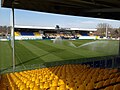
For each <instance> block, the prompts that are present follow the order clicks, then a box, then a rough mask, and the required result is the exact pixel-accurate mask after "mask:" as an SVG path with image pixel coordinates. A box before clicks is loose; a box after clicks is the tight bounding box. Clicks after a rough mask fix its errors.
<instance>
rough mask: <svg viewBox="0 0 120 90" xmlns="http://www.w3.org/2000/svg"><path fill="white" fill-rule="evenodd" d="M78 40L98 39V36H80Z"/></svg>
mask: <svg viewBox="0 0 120 90" xmlns="http://www.w3.org/2000/svg"><path fill="white" fill-rule="evenodd" d="M78 39H100V37H99V36H80V37H79V38H78Z"/></svg>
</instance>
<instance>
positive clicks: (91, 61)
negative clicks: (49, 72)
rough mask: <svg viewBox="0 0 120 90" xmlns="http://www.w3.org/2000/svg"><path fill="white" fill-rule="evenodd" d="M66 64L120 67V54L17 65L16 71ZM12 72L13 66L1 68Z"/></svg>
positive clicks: (0, 69) (1, 72)
mask: <svg viewBox="0 0 120 90" xmlns="http://www.w3.org/2000/svg"><path fill="white" fill-rule="evenodd" d="M66 64H83V65H89V66H90V67H94V68H120V56H104V57H94V58H82V59H71V60H64V61H55V62H44V63H40V64H32V65H24V67H23V66H22V65H16V68H15V72H19V71H24V70H33V69H40V68H45V67H54V66H60V65H66ZM10 72H12V66H11V67H7V68H0V74H4V73H10Z"/></svg>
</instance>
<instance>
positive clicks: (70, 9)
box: [1, 0, 120, 20]
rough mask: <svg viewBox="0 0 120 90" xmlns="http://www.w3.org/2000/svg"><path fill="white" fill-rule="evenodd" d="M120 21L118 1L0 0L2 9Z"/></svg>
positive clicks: (119, 4)
mask: <svg viewBox="0 0 120 90" xmlns="http://www.w3.org/2000/svg"><path fill="white" fill-rule="evenodd" d="M12 2H14V8H16V9H23V10H32V11H40V12H48V13H56V14H65V15H75V16H84V17H94V18H105V19H116V20H120V1H119V0H2V2H1V4H2V7H7V8H11V7H12Z"/></svg>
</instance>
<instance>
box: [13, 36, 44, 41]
mask: <svg viewBox="0 0 120 90" xmlns="http://www.w3.org/2000/svg"><path fill="white" fill-rule="evenodd" d="M37 39H42V36H15V40H37Z"/></svg>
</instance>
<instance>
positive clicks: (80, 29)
mask: <svg viewBox="0 0 120 90" xmlns="http://www.w3.org/2000/svg"><path fill="white" fill-rule="evenodd" d="M15 28H27V29H40V30H41V29H44V30H47V29H48V30H55V29H56V28H55V27H41V26H20V25H15ZM60 29H61V30H69V31H71V30H79V31H97V29H85V28H60Z"/></svg>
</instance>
